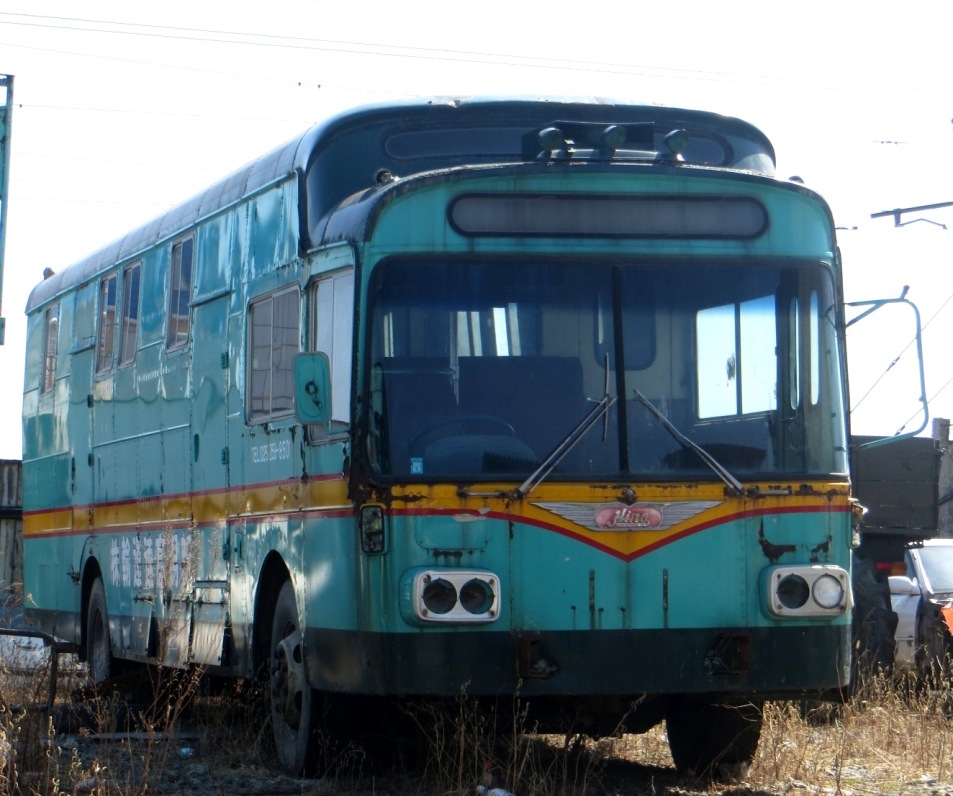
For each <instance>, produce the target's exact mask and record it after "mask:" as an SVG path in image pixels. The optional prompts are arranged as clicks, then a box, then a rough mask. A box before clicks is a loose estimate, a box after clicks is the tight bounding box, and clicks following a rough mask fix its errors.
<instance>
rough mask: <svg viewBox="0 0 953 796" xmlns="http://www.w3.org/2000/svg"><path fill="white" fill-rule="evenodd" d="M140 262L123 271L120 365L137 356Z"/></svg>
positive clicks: (129, 362)
mask: <svg viewBox="0 0 953 796" xmlns="http://www.w3.org/2000/svg"><path fill="white" fill-rule="evenodd" d="M140 270H141V268H140V264H139V263H134V264H133V265H129V266H126V268H125V269H124V270H123V272H122V323H121V324H120V326H119V366H120V367H122V366H123V365H129V364H131V363H132V362H133V361H134V360H135V358H136V340H137V338H138V331H139V278H140V277H139V272H140Z"/></svg>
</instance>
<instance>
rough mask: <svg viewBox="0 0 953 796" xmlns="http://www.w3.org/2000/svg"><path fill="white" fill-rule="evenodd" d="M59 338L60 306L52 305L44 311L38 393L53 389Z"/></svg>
mask: <svg viewBox="0 0 953 796" xmlns="http://www.w3.org/2000/svg"><path fill="white" fill-rule="evenodd" d="M59 337H60V305H59V304H54V305H53V306H52V307H49V308H47V310H46V330H45V333H44V340H43V384H42V385H41V388H40V392H42V393H43V394H46V393H48V392H50V391H51V390H52V389H53V383H54V381H55V380H56V352H57V350H58V347H59Z"/></svg>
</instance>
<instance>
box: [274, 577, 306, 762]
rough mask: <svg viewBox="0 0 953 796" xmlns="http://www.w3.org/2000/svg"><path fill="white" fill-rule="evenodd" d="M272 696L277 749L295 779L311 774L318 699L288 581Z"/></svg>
mask: <svg viewBox="0 0 953 796" xmlns="http://www.w3.org/2000/svg"><path fill="white" fill-rule="evenodd" d="M268 694H269V702H270V705H271V724H272V729H273V732H274V736H275V749H276V751H277V753H278V761H279V763H280V764H281V767H282V768H283V769H284V770H285V771H286V772H287V773H288V774H290V775H292V776H300V775H301V774H306V773H310V772H311V770H313V768H314V766H315V762H316V750H317V740H318V739H317V733H316V732H315V715H314V714H315V703H316V700H315V697H314V691H313V690H312V688H311V686H310V685H309V684H308V678H307V674H306V671H305V661H304V638H303V636H302V634H301V624H300V622H299V620H298V604H297V600H296V599H295V592H294V587H293V586H292V584H291V582H290V581H285V583H284V585H282V587H281V591H280V592H279V593H278V602H277V603H276V605H275V616H274V620H273V622H272V625H271V646H270V654H269V662H268Z"/></svg>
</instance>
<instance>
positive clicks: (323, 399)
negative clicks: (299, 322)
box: [295, 351, 331, 424]
mask: <svg viewBox="0 0 953 796" xmlns="http://www.w3.org/2000/svg"><path fill="white" fill-rule="evenodd" d="M295 415H296V416H297V418H298V420H299V421H300V422H302V423H325V424H326V423H328V422H329V421H330V420H331V363H330V362H329V361H328V355H327V354H324V353H321V352H319V351H314V352H311V351H309V352H305V353H303V354H298V355H297V356H296V357H295Z"/></svg>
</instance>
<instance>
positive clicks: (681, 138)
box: [664, 130, 690, 160]
mask: <svg viewBox="0 0 953 796" xmlns="http://www.w3.org/2000/svg"><path fill="white" fill-rule="evenodd" d="M689 140H690V138H689V135H688V130H672V132H670V133H669V134H668V135H667V136H665V139H664V141H665V146H666V147H667V148H668V151H669V152H671V153H672V154H673V155H674V156H675V159H676V160H681V159H682V158H681V154H682V152H684V151H685V150H686V149H687V148H688V142H689Z"/></svg>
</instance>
